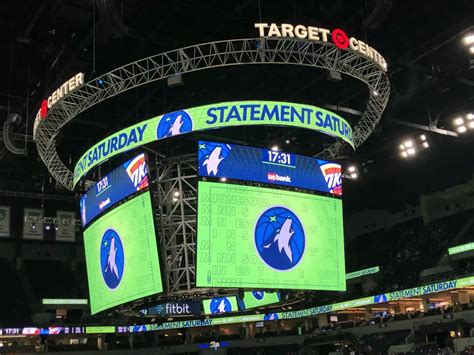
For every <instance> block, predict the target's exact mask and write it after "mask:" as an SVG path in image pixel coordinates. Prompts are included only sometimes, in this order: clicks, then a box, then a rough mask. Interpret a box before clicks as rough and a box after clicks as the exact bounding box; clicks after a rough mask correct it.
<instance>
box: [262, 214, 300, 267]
mask: <svg viewBox="0 0 474 355" xmlns="http://www.w3.org/2000/svg"><path fill="white" fill-rule="evenodd" d="M255 247H256V249H257V252H258V254H259V255H260V257H261V258H262V260H263V262H264V263H265V264H267V265H268V266H269V267H271V268H272V269H275V270H279V271H286V270H290V269H292V268H294V267H295V266H296V265H298V264H299V262H300V261H301V259H302V258H303V253H304V248H305V233H304V229H303V225H302V224H301V222H300V220H299V218H298V217H297V216H296V214H295V213H294V212H293V211H291V210H289V209H288V208H286V207H280V206H278V207H271V208H269V209H267V210H266V211H265V212H263V213H262V215H261V216H260V217H259V218H258V220H257V223H256V225H255Z"/></svg>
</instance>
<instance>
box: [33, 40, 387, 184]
mask: <svg viewBox="0 0 474 355" xmlns="http://www.w3.org/2000/svg"><path fill="white" fill-rule="evenodd" d="M247 64H289V65H301V66H310V67H316V68H323V69H330V70H334V71H338V72H340V73H342V74H346V75H349V76H352V77H354V78H356V79H358V80H360V81H362V82H364V83H366V85H367V86H368V90H369V98H368V101H367V109H366V111H365V112H364V113H363V115H362V117H361V118H360V119H359V121H358V122H357V124H356V125H355V127H354V128H353V133H354V136H353V141H354V144H355V147H356V148H357V147H358V146H360V145H361V144H362V143H363V142H364V141H365V140H366V139H367V138H368V137H369V136H370V134H371V133H372V132H373V130H374V129H375V127H376V125H377V124H378V122H379V120H380V118H381V115H382V113H383V111H384V109H385V106H386V105H387V102H388V99H389V96H390V83H389V80H388V77H387V75H386V73H385V72H384V71H383V70H382V69H381V68H379V67H378V66H377V65H376V64H375V63H374V62H372V61H371V60H370V59H368V58H366V57H364V56H363V55H361V54H359V53H357V52H353V51H351V50H341V49H338V48H337V47H335V46H334V45H333V44H332V43H329V42H316V41H311V42H310V41H302V40H298V39H284V38H265V39H260V38H249V39H234V40H226V41H219V42H210V43H204V44H197V45H193V46H189V47H185V48H181V49H176V50H173V51H170V52H166V53H161V54H157V55H154V56H151V57H148V58H144V59H141V60H138V61H136V62H133V63H130V64H127V65H124V66H122V67H120V68H117V69H114V70H112V71H110V72H108V73H106V74H103V75H101V76H99V77H98V78H95V79H93V80H91V81H89V82H88V83H86V84H85V85H84V86H83V87H82V88H80V89H78V90H76V91H74V92H72V93H70V94H69V95H68V96H66V97H64V98H63V99H62V100H61V101H59V102H58V103H57V104H56V105H55V106H53V108H52V109H51V110H50V111H49V113H48V116H47V117H46V119H44V120H42V122H41V123H40V124H39V126H38V130H37V133H36V136H35V139H36V143H37V146H38V151H39V155H40V157H41V159H42V160H43V162H44V163H45V164H46V167H47V168H48V170H49V172H50V173H51V175H52V176H53V177H54V178H55V179H56V180H57V181H58V182H59V183H60V184H61V185H63V186H64V187H66V188H68V189H69V190H72V189H73V173H72V171H71V170H70V169H69V168H68V167H67V166H66V165H65V164H64V163H63V162H62V161H61V159H60V157H59V155H58V153H57V150H56V142H55V138H56V136H57V135H58V133H59V131H60V129H61V128H62V127H63V126H64V125H66V124H67V123H68V122H69V121H70V120H72V119H74V118H75V117H77V116H78V115H79V114H80V113H81V112H83V111H85V110H87V109H88V108H90V107H92V106H94V105H96V104H98V103H100V102H102V101H104V100H107V99H108V98H110V97H113V96H116V95H118V94H120V93H123V92H125V91H127V90H130V89H133V88H136V87H139V86H141V85H145V84H148V83H151V82H154V81H157V80H162V79H165V78H168V77H170V76H173V75H176V74H185V73H190V72H194V71H198V70H204V69H211V68H217V67H225V66H233V65H247ZM342 147H343V144H342V143H340V142H336V143H334V144H333V145H331V146H330V147H329V148H327V149H325V150H324V151H323V152H321V153H319V156H321V157H323V158H333V157H335V156H337V155H338V154H339V153H340V151H341V148H342Z"/></svg>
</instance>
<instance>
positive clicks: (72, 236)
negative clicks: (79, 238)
mask: <svg viewBox="0 0 474 355" xmlns="http://www.w3.org/2000/svg"><path fill="white" fill-rule="evenodd" d="M56 217H57V218H58V221H57V223H56V240H59V241H63V242H74V241H75V240H76V226H75V219H76V213H75V212H70V211H56Z"/></svg>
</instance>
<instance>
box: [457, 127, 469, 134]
mask: <svg viewBox="0 0 474 355" xmlns="http://www.w3.org/2000/svg"><path fill="white" fill-rule="evenodd" d="M457 131H458V132H459V133H464V132H466V131H467V128H466V126H459V127H458V128H457Z"/></svg>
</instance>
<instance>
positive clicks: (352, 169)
mask: <svg viewBox="0 0 474 355" xmlns="http://www.w3.org/2000/svg"><path fill="white" fill-rule="evenodd" d="M347 171H348V172H350V173H355V171H356V168H355V166H354V165H351V166H350V167H348V168H347Z"/></svg>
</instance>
